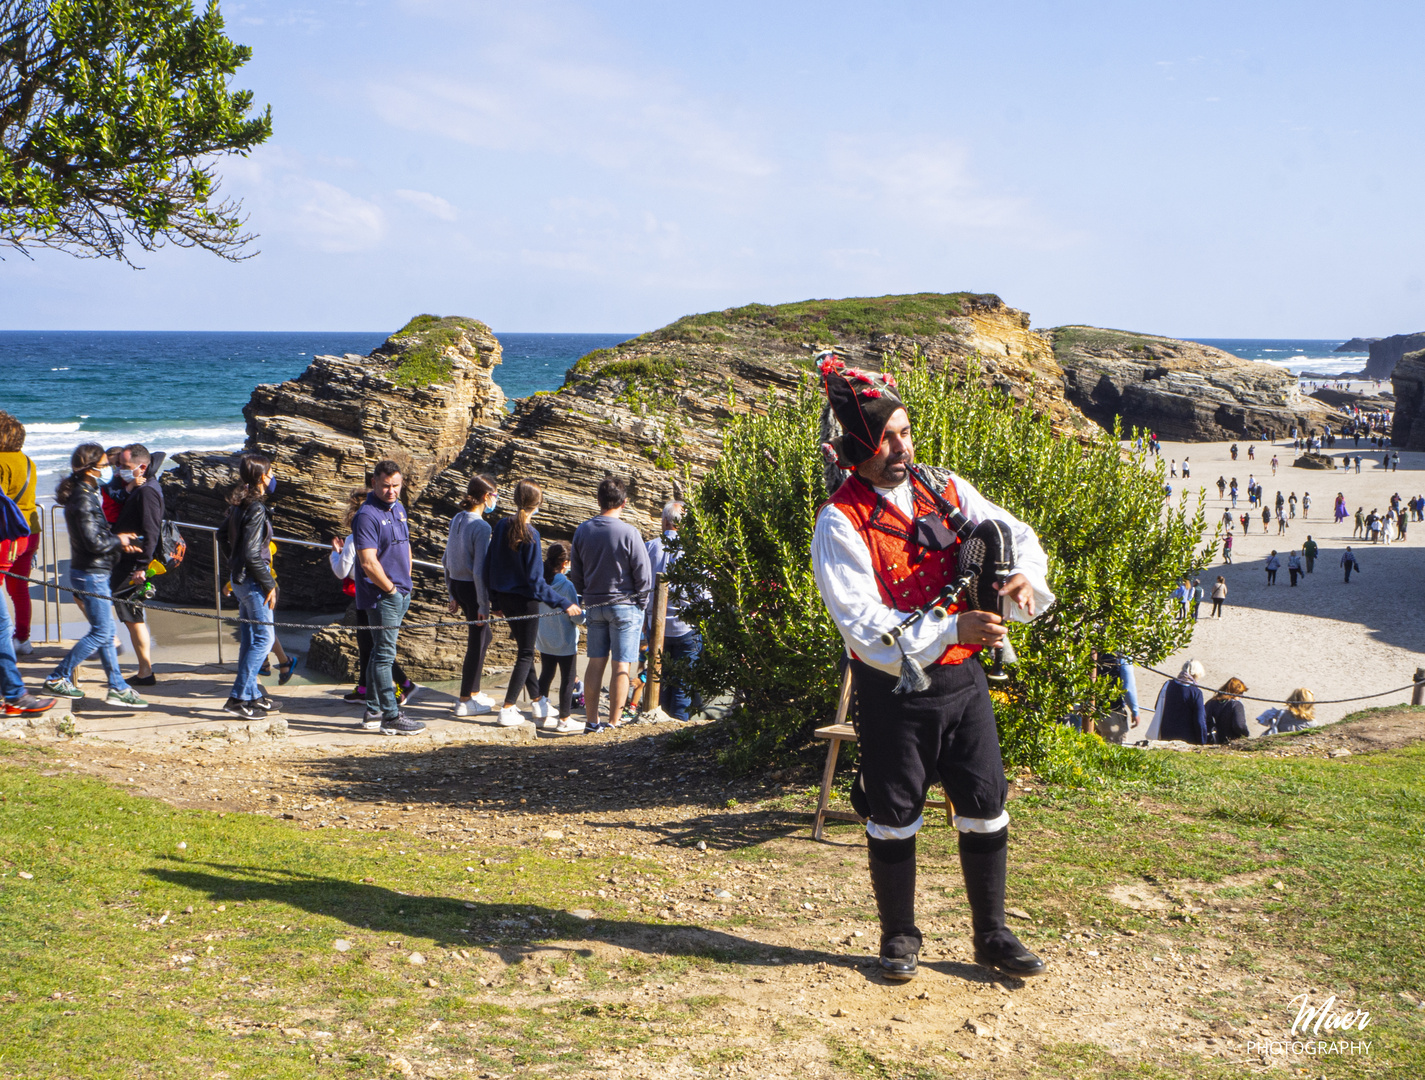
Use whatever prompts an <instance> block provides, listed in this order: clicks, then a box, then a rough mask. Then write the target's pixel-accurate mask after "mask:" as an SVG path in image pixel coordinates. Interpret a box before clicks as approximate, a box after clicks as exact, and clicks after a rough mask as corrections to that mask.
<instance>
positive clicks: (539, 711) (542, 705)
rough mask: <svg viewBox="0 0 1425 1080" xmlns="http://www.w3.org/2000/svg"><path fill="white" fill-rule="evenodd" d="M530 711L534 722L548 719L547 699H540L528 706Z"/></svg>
mask: <svg viewBox="0 0 1425 1080" xmlns="http://www.w3.org/2000/svg"><path fill="white" fill-rule="evenodd" d="M530 711H531V712H532V713H534V718H535V719H536V720H545V719H548V717H549V699H548V698H547V697H542V698H540V699H539V700H538V701H536V702H534V703H533V704H532V705H530Z"/></svg>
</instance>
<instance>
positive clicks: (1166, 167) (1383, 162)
mask: <svg viewBox="0 0 1425 1080" xmlns="http://www.w3.org/2000/svg"><path fill="white" fill-rule="evenodd" d="M222 10H223V12H224V14H225V16H226V18H227V20H228V26H229V32H230V34H231V35H232V36H233V37H234V38H236V39H237V40H239V41H243V42H245V43H247V44H250V45H251V46H252V47H253V49H254V58H253V61H252V62H251V64H249V65H248V66H247V67H246V68H244V69H243V70H242V71H240V72H239V74H238V76H237V78H236V80H235V85H238V86H244V87H249V88H251V89H252V90H254V92H255V93H256V95H257V100H258V101H259V102H260V103H267V102H270V103H271V104H272V107H273V117H274V124H275V134H274V137H273V139H272V140H271V142H270V143H269V144H267V145H266V146H264V147H263V148H262V149H261V150H259V151H258V152H257V153H254V154H253V155H252V156H251V157H250V158H248V159H246V160H242V159H229V160H227V161H225V162H224V163H223V164H222V165H221V166H220V171H221V173H222V175H223V176H224V178H225V189H226V190H227V191H228V192H229V193H231V194H233V195H237V196H240V197H241V198H242V199H243V200H244V203H245V206H246V209H247V212H248V214H249V215H250V224H251V227H252V228H253V229H254V230H255V231H256V232H258V233H260V234H261V239H260V240H259V242H258V244H257V247H258V248H259V249H260V254H258V255H257V256H255V257H254V258H252V259H250V260H248V261H246V262H243V263H241V264H237V265H229V264H225V263H222V262H220V261H219V260H217V259H215V258H213V257H212V256H209V255H205V254H202V253H195V252H185V251H178V250H168V251H162V252H157V253H153V254H150V255H146V256H143V257H142V258H141V259H139V261H140V262H141V263H142V264H143V265H144V266H145V267H146V269H144V270H143V271H141V272H135V271H133V270H130V269H128V268H126V267H124V266H122V265H119V264H114V263H105V262H98V261H81V260H75V259H72V258H68V257H66V256H63V255H60V254H55V253H39V254H37V255H36V257H35V259H34V261H29V260H26V259H25V258H23V257H17V256H15V255H13V254H11V255H7V257H6V261H5V262H4V263H0V281H3V283H4V284H3V287H2V288H0V327H4V328H10V329H196V330H203V329H234V330H258V329H274V330H276V329H311V330H316V329H331V330H337V329H343V330H344V329H351V330H355V329H363V330H366V329H369V330H389V329H394V328H395V327H396V326H397V325H399V324H400V323H402V322H403V321H404V320H405V319H407V318H408V317H409V316H410V315H412V314H414V313H416V312H420V311H432V312H437V313H441V314H453V313H458V314H466V315H473V316H475V317H477V318H481V319H484V320H485V321H487V322H488V323H490V324H491V325H492V326H493V327H494V328H495V329H496V330H505V331H516V330H522V331H575V330H586V331H629V332H636V331H641V330H645V329H650V328H652V327H655V326H659V325H662V324H663V323H666V322H668V321H670V320H672V319H674V318H677V317H678V316H680V315H684V314H687V313H690V312H694V311H703V310H709V309H715V308H722V307H727V306H731V305H736V304H743V303H747V302H751V301H761V302H767V303H776V302H781V301H789V300H801V299H806V298H809V297H820V296H850V295H879V294H883V293H893V292H912V291H953V290H958V289H972V290H977V291H986V292H996V293H998V294H1000V295H1001V296H1002V297H1003V298H1004V299H1005V301H1006V302H1008V303H1009V304H1012V305H1014V306H1015V307H1019V308H1022V309H1024V310H1026V311H1028V312H1030V313H1031V315H1032V317H1033V321H1034V325H1035V326H1053V325H1058V324H1061V323H1066V322H1086V323H1092V324H1095V325H1102V326H1116V327H1123V328H1127V329H1135V330H1143V331H1151V332H1156V333H1166V334H1172V335H1178V336H1195V337H1213V336H1216V337H1229V336H1243V337H1270V336H1288V337H1345V336H1350V335H1354V334H1365V335H1382V334H1391V333H1399V332H1404V331H1412V330H1418V329H1420V328H1421V327H1422V326H1425V311H1422V308H1425V215H1422V210H1421V198H1420V191H1421V189H1422V182H1421V177H1422V175H1425V168H1422V166H1425V160H1422V156H1425V155H1422V152H1421V147H1422V127H1425V109H1422V108H1421V105H1422V92H1421V89H1420V84H1419V76H1418V57H1417V56H1416V51H1417V48H1416V47H1417V46H1418V43H1419V41H1420V40H1422V31H1423V30H1425V27H1422V25H1421V24H1422V22H1425V9H1422V8H1419V7H1417V6H1416V5H1408V4H1403V3H1396V4H1371V3H1364V4H1355V5H1343V4H1339V3H1337V4H1329V5H1328V4H1312V3H1293V4H1284V3H1283V4H1269V3H1242V2H1237V3H1230V4H1226V3H1223V4H1219V3H1197V4H1192V5H1185V4H1178V3H1175V4H1159V3H1147V2H1135V3H1123V4H1114V3H1098V4H1093V5H1085V4H1066V3H1057V4H1048V3H1045V4H1025V3H998V4H985V3H974V4H968V3H948V2H947V3H897V2H888V0H882V2H879V3H875V4H870V3H860V4H852V3H837V2H833V0H821V2H818V3H778V2H775V0H762V2H759V3H750V2H742V0H721V2H719V3H717V4H689V3H682V4H669V3H662V4H652V3H632V2H603V3H544V2H541V0H521V2H520V3H515V4H511V3H508V2H507V3H501V4H487V3H478V2H471V0H410V2H405V3H383V2H377V0H371V2H365V3H362V2H346V0H332V2H313V3H309V4H307V5H305V6H301V7H294V6H291V5H290V4H287V3H279V2H271V3H269V2H266V0H249V2H246V3H225V4H223V7H222Z"/></svg>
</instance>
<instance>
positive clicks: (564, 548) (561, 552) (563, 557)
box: [544, 540, 569, 585]
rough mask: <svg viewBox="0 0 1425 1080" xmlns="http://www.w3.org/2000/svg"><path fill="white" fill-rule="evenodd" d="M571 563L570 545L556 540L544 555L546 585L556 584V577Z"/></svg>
mask: <svg viewBox="0 0 1425 1080" xmlns="http://www.w3.org/2000/svg"><path fill="white" fill-rule="evenodd" d="M568 562H569V545H568V544H566V543H564V541H562V540H556V541H555V542H554V543H552V544H550V545H549V550H548V551H546V552H545V553H544V583H545V584H546V585H553V584H554V575H555V574H557V573H559V571H560V570H563V569H564V566H565V564H566V563H568Z"/></svg>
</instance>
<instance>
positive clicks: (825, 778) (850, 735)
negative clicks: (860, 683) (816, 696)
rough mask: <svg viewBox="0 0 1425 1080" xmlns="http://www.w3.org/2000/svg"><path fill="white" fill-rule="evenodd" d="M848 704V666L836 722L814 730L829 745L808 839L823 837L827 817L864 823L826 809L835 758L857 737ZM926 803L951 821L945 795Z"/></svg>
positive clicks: (950, 809) (828, 803)
mask: <svg viewBox="0 0 1425 1080" xmlns="http://www.w3.org/2000/svg"><path fill="white" fill-rule="evenodd" d="M850 705H851V668H850V667H849V666H848V667H847V668H846V674H845V676H843V677H842V680H841V700H840V702H839V703H838V704H837V706H836V722H835V723H833V724H830V725H828V726H827V727H824V728H817V729H816V737H817V738H818V739H829V740H830V745H829V746H827V748H826V767H825V768H823V769H822V770H821V796H820V798H818V799H817V802H816V823H815V824H814V825H813V826H812V830H811V838H812V839H813V840H822V839H825V838H824V837H823V836H822V826H823V825H824V824H825V823H826V821H827V820H828V819H829V820H831V821H855V822H858V823H860V824H865V818H863V817H861V815H860V814H854V813H853V814H848V813H847V812H846V811H845V810H828V809H827V807H828V806H830V805H831V778H832V776H834V775H835V773H836V759H837V758H838V757H840V756H841V744H842V743H844V742H856V741H858V738H859V737H858V736H857V734H856V729H855V728H854V727H852V726H851V725H850V724H848V723H846V713H847V710H848V709H849V708H850ZM925 805H926V806H943V807H945V824H946V825H947V826H948V825H953V824H954V814H955V808H954V807H953V806H951V805H950V799H949V797H948V796H947V797H946V798H944V799H926V800H925Z"/></svg>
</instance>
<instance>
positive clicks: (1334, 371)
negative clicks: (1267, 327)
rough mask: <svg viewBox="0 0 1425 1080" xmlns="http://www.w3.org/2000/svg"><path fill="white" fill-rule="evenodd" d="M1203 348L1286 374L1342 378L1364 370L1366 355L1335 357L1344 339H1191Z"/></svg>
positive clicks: (1344, 354)
mask: <svg viewBox="0 0 1425 1080" xmlns="http://www.w3.org/2000/svg"><path fill="white" fill-rule="evenodd" d="M1191 340H1193V341H1196V342H1199V343H1200V344H1203V345H1211V346H1213V347H1214V348H1217V349H1221V350H1222V351H1223V352H1230V353H1231V354H1232V355H1233V356H1240V357H1241V358H1242V359H1243V360H1258V361H1261V362H1262V363H1264V364H1276V365H1277V366H1278V367H1284V368H1286V369H1287V370H1288V371H1292V372H1295V373H1297V374H1300V373H1301V372H1303V371H1319V372H1321V373H1322V374H1323V375H1343V374H1346V373H1348V372H1356V371H1360V370H1362V369H1363V368H1364V367H1365V366H1366V359H1367V357H1368V356H1369V354H1368V353H1363V352H1362V353H1338V352H1336V348H1337V347H1338V346H1340V345H1342V344H1344V343H1345V339H1344V338H1336V339H1335V340H1334V341H1322V340H1319V339H1315V338H1309V339H1308V338H1192V339H1191Z"/></svg>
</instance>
